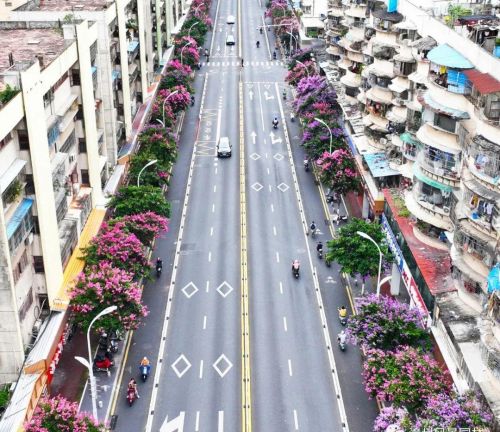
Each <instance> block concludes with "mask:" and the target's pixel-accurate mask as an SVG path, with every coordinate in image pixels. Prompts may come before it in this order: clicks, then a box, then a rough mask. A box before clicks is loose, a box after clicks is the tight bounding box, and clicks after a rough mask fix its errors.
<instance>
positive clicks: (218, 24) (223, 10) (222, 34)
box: [211, 0, 239, 57]
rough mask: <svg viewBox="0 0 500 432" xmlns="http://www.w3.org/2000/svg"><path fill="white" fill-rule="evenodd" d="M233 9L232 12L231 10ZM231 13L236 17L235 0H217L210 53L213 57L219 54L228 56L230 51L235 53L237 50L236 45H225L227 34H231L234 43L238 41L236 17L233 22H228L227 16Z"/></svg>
mask: <svg viewBox="0 0 500 432" xmlns="http://www.w3.org/2000/svg"><path fill="white" fill-rule="evenodd" d="M232 11H234V12H232ZM229 15H233V16H235V18H236V1H235V0H233V1H231V2H219V9H218V14H217V17H216V19H215V20H214V22H215V25H214V29H215V31H214V38H213V41H212V43H211V46H212V53H211V54H213V55H214V56H215V57H219V56H221V55H223V56H228V55H229V54H230V53H231V52H232V55H235V53H236V52H237V45H234V46H232V47H230V46H228V45H226V38H227V35H228V34H232V35H233V36H234V39H235V43H236V44H237V43H239V41H238V38H237V28H238V25H239V24H238V20H237V19H236V23H235V24H228V23H227V17H228V16H229Z"/></svg>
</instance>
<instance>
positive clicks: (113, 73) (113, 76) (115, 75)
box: [111, 70, 120, 82]
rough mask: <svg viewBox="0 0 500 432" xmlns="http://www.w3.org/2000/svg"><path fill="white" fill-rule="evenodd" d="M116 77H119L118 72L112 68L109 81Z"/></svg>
mask: <svg viewBox="0 0 500 432" xmlns="http://www.w3.org/2000/svg"><path fill="white" fill-rule="evenodd" d="M117 78H120V72H119V71H116V70H114V71H113V72H111V82H113V81H114V80H115V79H117Z"/></svg>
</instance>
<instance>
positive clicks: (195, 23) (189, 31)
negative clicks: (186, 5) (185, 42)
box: [188, 5, 201, 38]
mask: <svg viewBox="0 0 500 432" xmlns="http://www.w3.org/2000/svg"><path fill="white" fill-rule="evenodd" d="M200 6H201V5H200ZM200 6H198V7H200ZM199 23H200V22H199V21H196V22H194V23H193V24H191V27H189V30H188V37H189V38H190V37H191V29H192V28H193V27H194V26H195V25H198V24H199Z"/></svg>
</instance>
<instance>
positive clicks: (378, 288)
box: [356, 231, 383, 297]
mask: <svg viewBox="0 0 500 432" xmlns="http://www.w3.org/2000/svg"><path fill="white" fill-rule="evenodd" d="M356 234H357V235H359V236H361V237H363V238H364V239H366V240H370V241H371V242H372V243H373V244H374V245H375V246H376V247H377V249H378V253H379V260H378V277H377V297H380V272H381V271H382V257H383V255H382V251H381V250H380V246H379V245H378V244H377V242H376V241H375V240H373V239H372V238H371V237H370V236H369V235H368V234H366V233H365V232H363V231H356Z"/></svg>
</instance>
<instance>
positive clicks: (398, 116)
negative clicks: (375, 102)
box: [385, 105, 406, 123]
mask: <svg viewBox="0 0 500 432" xmlns="http://www.w3.org/2000/svg"><path fill="white" fill-rule="evenodd" d="M385 116H386V118H387V120H389V121H391V122H394V123H406V107H398V106H395V105H394V106H393V107H392V108H391V109H390V110H389V111H387V114H386V115H385Z"/></svg>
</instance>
